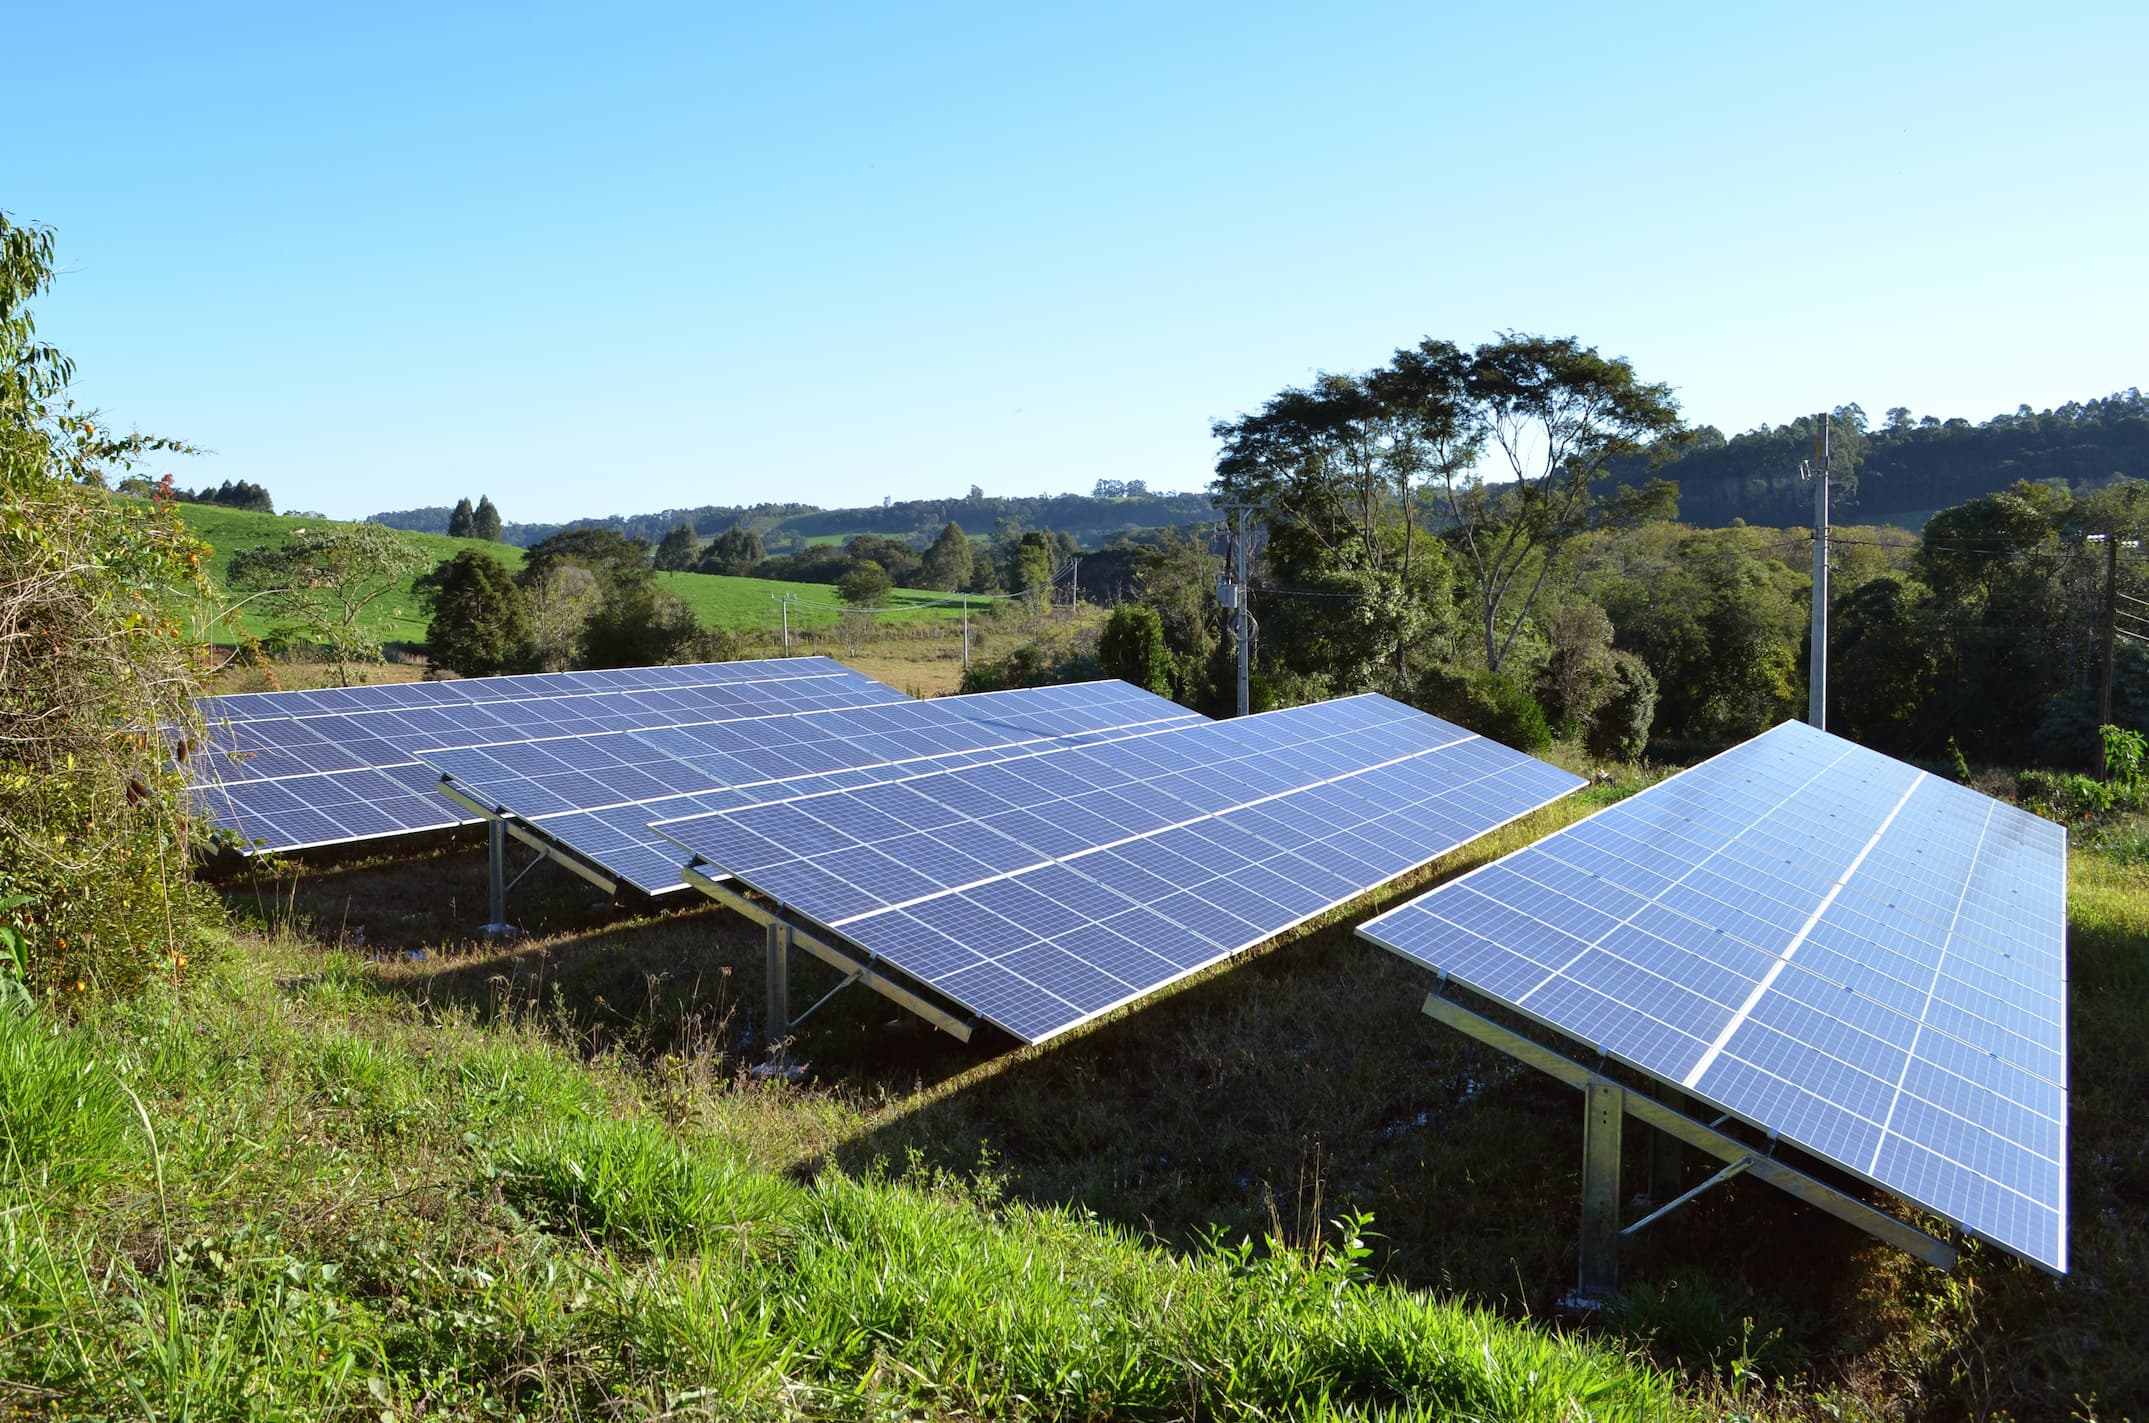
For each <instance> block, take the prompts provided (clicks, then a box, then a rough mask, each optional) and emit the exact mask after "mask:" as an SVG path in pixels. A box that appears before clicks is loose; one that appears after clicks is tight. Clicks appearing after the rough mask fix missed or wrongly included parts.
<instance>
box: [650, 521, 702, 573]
mask: <svg viewBox="0 0 2149 1423" xmlns="http://www.w3.org/2000/svg"><path fill="white" fill-rule="evenodd" d="M700 561H701V539H700V537H699V536H698V535H696V534H695V532H694V523H693V521H692V520H691V519H690V520H688V521H687V522H685V523H683V524H680V525H678V526H677V527H676V528H674V529H673V530H672V531H671V532H670V533H668V534H666V535H665V536H664V542H662V543H660V544H658V545H657V554H656V559H655V563H656V566H657V568H658V569H659V570H660V571H663V572H668V573H691V572H692V571H693V570H694V566H695V565H696V564H697V563H699V562H700Z"/></svg>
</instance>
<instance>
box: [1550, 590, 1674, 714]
mask: <svg viewBox="0 0 2149 1423" xmlns="http://www.w3.org/2000/svg"><path fill="white" fill-rule="evenodd" d="M1537 622H1538V627H1539V629H1540V630H1541V631H1542V632H1543V634H1544V639H1545V644H1546V646H1547V648H1548V649H1549V652H1550V655H1549V656H1548V657H1547V658H1546V659H1545V671H1544V691H1545V696H1544V702H1545V711H1546V713H1547V714H1548V715H1549V716H1550V717H1551V718H1552V724H1553V725H1554V726H1555V727H1556V728H1558V730H1559V732H1560V734H1561V735H1562V736H1565V737H1578V736H1580V735H1582V733H1583V732H1584V731H1586V730H1587V729H1588V728H1589V726H1590V725H1591V724H1592V722H1593V721H1594V719H1595V717H1596V714H1597V708H1598V707H1599V706H1600V705H1602V704H1603V702H1604V700H1605V698H1607V697H1609V696H1610V695H1612V693H1613V692H1614V691H1615V690H1617V687H1618V683H1617V680H1616V679H1617V676H1618V673H1617V671H1616V670H1615V668H1614V665H1613V664H1614V659H1613V656H1612V620H1611V619H1610V618H1608V617H1606V616H1605V613H1604V609H1602V608H1600V607H1598V606H1597V605H1596V604H1595V603H1592V602H1590V601H1589V600H1588V599H1587V598H1566V599H1562V600H1560V601H1559V602H1556V603H1554V604H1552V605H1551V606H1550V607H1548V608H1545V609H1544V610H1543V611H1542V612H1541V613H1540V614H1539V615H1538V619H1537ZM1653 701H1654V699H1653V698H1652V703H1653ZM1652 710H1653V707H1652Z"/></svg>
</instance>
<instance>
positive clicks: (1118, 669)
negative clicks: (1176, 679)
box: [1097, 603, 1173, 697]
mask: <svg viewBox="0 0 2149 1423" xmlns="http://www.w3.org/2000/svg"><path fill="white" fill-rule="evenodd" d="M1097 662H1098V664H1099V665H1100V666H1102V667H1103V668H1104V675H1105V676H1107V677H1117V678H1118V679H1119V680H1120V681H1122V682H1132V683H1133V684H1134V685H1135V686H1137V687H1141V688H1143V689H1144V690H1146V691H1151V692H1155V693H1156V694H1157V695H1158V696H1160V697H1168V696H1170V695H1171V692H1172V671H1173V666H1172V655H1171V649H1170V648H1169V647H1167V646H1166V645H1165V642H1164V620H1163V619H1162V618H1160V617H1158V616H1157V613H1156V609H1154V608H1145V607H1143V606H1142V605H1141V604H1140V603H1121V604H1120V605H1119V606H1118V607H1116V608H1114V609H1112V615H1111V616H1110V617H1109V618H1107V619H1105V623H1104V630H1103V631H1102V632H1100V633H1099V634H1098V635H1097Z"/></svg>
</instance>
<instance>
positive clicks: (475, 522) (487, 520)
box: [470, 494, 503, 543]
mask: <svg viewBox="0 0 2149 1423" xmlns="http://www.w3.org/2000/svg"><path fill="white" fill-rule="evenodd" d="M502 532H503V530H502V528H501V525H500V511H499V510H498V509H495V508H494V507H493V503H492V496H491V495H489V494H480V495H479V496H478V507H477V508H476V509H475V510H474V511H472V513H471V515H470V536H471V537H472V538H476V539H484V540H485V541H486V542H487V543H498V542H500V535H501V533H502Z"/></svg>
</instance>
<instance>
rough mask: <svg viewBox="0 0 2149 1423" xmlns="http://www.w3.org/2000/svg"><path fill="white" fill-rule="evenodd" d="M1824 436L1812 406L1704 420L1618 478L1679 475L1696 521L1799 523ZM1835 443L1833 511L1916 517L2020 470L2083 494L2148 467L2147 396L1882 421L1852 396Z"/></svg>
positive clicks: (1840, 415) (1862, 519)
mask: <svg viewBox="0 0 2149 1423" xmlns="http://www.w3.org/2000/svg"><path fill="white" fill-rule="evenodd" d="M1819 436H1820V419H1819V417H1818V416H1803V417H1800V418H1799V419H1797V420H1794V421H1792V422H1790V423H1789V424H1785V425H1778V426H1775V427H1773V428H1771V427H1767V426H1764V427H1762V428H1760V429H1756V430H1750V431H1748V432H1746V433H1745V434H1742V435H1735V436H1732V437H1731V438H1729V439H1726V438H1725V436H1724V434H1723V432H1722V431H1720V430H1718V429H1716V428H1715V427H1714V426H1703V427H1701V428H1700V429H1699V430H1697V431H1695V432H1694V433H1693V435H1692V436H1691V437H1690V438H1688V439H1686V440H1684V441H1682V442H1681V443H1679V444H1678V445H1676V446H1673V447H1671V448H1667V449H1663V450H1659V451H1656V452H1654V453H1653V455H1652V456H1650V457H1645V458H1642V459H1636V460H1631V461H1628V462H1626V463H1624V464H1622V465H1620V466H1617V467H1615V468H1614V471H1613V478H1614V480H1615V482H1618V483H1622V484H1638V483H1640V482H1642V481H1644V480H1646V479H1649V478H1652V477H1657V478H1664V479H1671V480H1675V481H1677V483H1678V485H1679V512H1680V516H1681V517H1682V518H1684V519H1685V520H1686V521H1687V522H1688V523H1691V524H1696V525H1700V526H1704V527H1721V526H1723V525H1725V524H1728V523H1730V522H1731V521H1732V520H1733V519H1744V520H1745V521H1746V522H1747V523H1749V524H1792V525H1796V524H1801V523H1806V522H1809V521H1810V520H1811V517H1812V514H1811V510H1812V500H1813V496H1812V486H1811V485H1809V484H1806V483H1805V482H1804V481H1803V480H1801V479H1800V478H1799V465H1800V462H1801V461H1803V460H1808V459H1811V458H1812V456H1813V453H1814V445H1815V442H1816V440H1817V439H1818V438H1819ZM1833 453H1834V458H1833V459H1832V460H1831V468H1832V469H1833V470H1834V472H1835V477H1836V483H1835V487H1836V491H1837V493H1836V502H1837V508H1838V513H1839V517H1841V518H1843V519H1845V520H1847V521H1852V522H1859V523H1909V524H1911V525H1913V526H1915V525H1917V524H1921V523H1922V522H1923V520H1924V517H1925V516H1926V515H1928V514H1930V513H1931V512H1932V511H1934V510H1936V509H1943V508H1947V507H1949V506H1951V505H1955V504H1960V503H1963V502H1964V501H1966V500H1970V499H1976V498H1980V497H1982V496H1984V495H1987V494H1991V493H1994V492H1996V491H1998V490H2001V489H2005V488H2006V487H2007V486H2008V485H2010V484H2013V483H2014V482H2015V481H2016V480H2018V479H2028V480H2050V481H2055V482H2058V483H2062V484H2065V485H2067V486H2068V487H2069V488H2071V489H2073V490H2075V491H2076V492H2077V493H2079V492H2081V491H2083V490H2085V489H2089V488H2094V487H2095V486H2097V485H2100V484H2104V483H2106V482H2108V481H2110V480H2111V479H2113V478H2114V477H2115V476H2119V475H2128V476H2132V477H2135V478H2142V477H2149V399H2145V398H2144V397H2143V396H2142V394H2141V392H2140V391H2139V390H2127V391H2123V392H2121V393H2120V394H2117V395H2112V396H2107V397H2105V398H2103V399H2101V400H2091V401H2087V402H2070V403H2069V404H2066V405H2063V406H2060V407H2058V408H2057V409H2054V410H2044V411H2033V410H2031V409H2030V408H2029V407H2028V406H2023V407H2021V408H2020V409H2018V410H2017V411H2015V412H2014V413H2013V414H2010V415H1995V416H1993V417H1992V418H1991V419H1990V420H1987V421H1985V422H1984V423H1982V424H1976V425H1973V424H1971V423H1970V422H1969V421H1968V420H1964V419H1949V420H1941V419H1939V418H1937V417H1935V416H1926V417H1923V418H1922V419H1920V418H1915V417H1913V416H1912V415H1911V413H1910V412H1909V411H1908V410H1904V409H1900V408H1898V409H1895V410H1891V411H1889V412H1888V413H1887V417H1886V420H1885V423H1883V424H1882V425H1881V426H1879V427H1878V428H1868V426H1867V422H1866V416H1865V412H1864V411H1863V410H1861V409H1860V408H1859V407H1857V406H1855V405H1848V406H1844V407H1843V408H1842V409H1840V410H1838V411H1837V412H1835V421H1834V430H1833Z"/></svg>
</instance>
